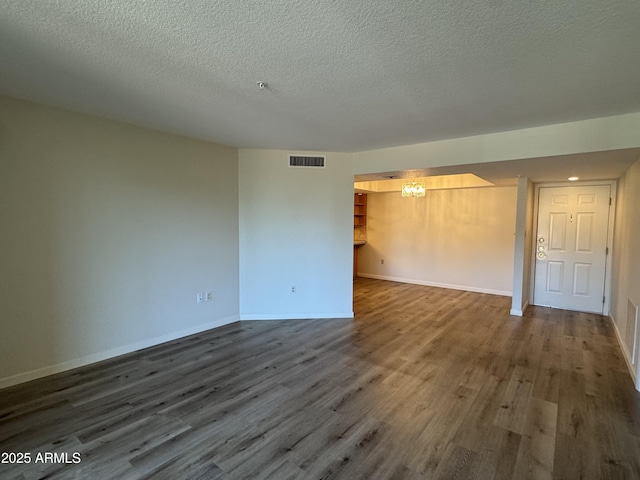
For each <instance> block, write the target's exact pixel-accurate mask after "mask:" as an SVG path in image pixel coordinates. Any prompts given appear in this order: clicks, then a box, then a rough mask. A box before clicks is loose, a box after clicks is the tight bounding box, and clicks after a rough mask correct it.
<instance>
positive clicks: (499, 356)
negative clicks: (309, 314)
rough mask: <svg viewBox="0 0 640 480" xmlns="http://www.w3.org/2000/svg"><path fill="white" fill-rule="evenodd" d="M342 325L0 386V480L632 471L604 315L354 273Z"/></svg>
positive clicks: (628, 394) (210, 343)
mask: <svg viewBox="0 0 640 480" xmlns="http://www.w3.org/2000/svg"><path fill="white" fill-rule="evenodd" d="M354 296H355V307H354V308H355V312H356V318H355V320H353V321H352V320H300V321H295V320H289V321H263V322H242V323H236V324H232V325H227V326H225V327H222V328H219V329H216V330H212V331H209V332H206V333H203V334H199V335H194V336H191V337H188V338H185V339H181V340H178V341H174V342H171V343H168V344H164V345H161V346H158V347H154V348H150V349H147V350H144V351H141V352H138V353H135V354H131V355H127V356H123V357H119V358H117V359H113V360H109V361H106V362H102V363H100V364H96V365H93V366H90V367H85V368H81V369H77V370H74V371H71V372H67V373H64V374H61V375H57V376H55V377H48V378H46V379H40V380H36V381H33V382H31V383H28V384H23V385H20V386H16V387H12V388H9V389H5V390H2V391H0V445H1V448H0V450H1V451H4V452H30V453H31V454H32V456H33V457H35V455H36V454H37V453H38V452H58V453H69V454H71V453H73V452H79V453H80V454H81V458H82V461H81V463H79V464H66V465H65V464H63V465H60V464H54V465H50V464H49V465H44V464H33V463H32V464H28V465H6V464H0V478H2V479H3V480H4V479H12V478H18V479H34V478H48V479H67V478H90V479H94V480H104V479H138V478H154V479H156V478H157V479H171V480H174V479H203V480H205V479H206V480H209V479H245V478H246V479H266V478H269V479H277V480H286V479H349V480H350V479H358V478H363V479H440V478H442V479H449V478H457V479H471V478H476V479H481V480H484V479H494V478H495V479H517V480H519V479H526V478H535V479H545V478H549V479H551V478H554V479H561V478H562V479H571V480H574V479H605V478H607V479H608V478H628V479H633V478H635V479H638V478H640V394H639V393H638V392H636V391H635V390H634V388H633V385H632V382H631V378H630V376H629V374H628V373H627V369H626V366H625V364H624V360H623V359H622V354H621V352H620V349H619V347H618V345H617V343H616V339H615V336H614V333H613V331H612V328H611V327H610V326H609V325H608V321H607V319H606V318H604V317H601V316H598V315H590V314H582V313H574V312H567V311H560V310H551V309H546V308H531V309H529V311H528V313H527V316H526V317H524V318H517V317H510V316H509V315H508V313H506V312H508V311H509V307H510V299H509V298H506V297H497V296H492V295H483V294H477V293H468V292H460V291H454V290H443V289H438V288H431V287H423V286H416V285H407V284H400V283H392V282H384V281H379V280H371V279H364V278H359V279H356V281H355V294H354Z"/></svg>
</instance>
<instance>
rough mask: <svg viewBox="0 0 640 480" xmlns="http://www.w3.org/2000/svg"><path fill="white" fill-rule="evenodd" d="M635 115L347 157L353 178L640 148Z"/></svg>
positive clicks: (638, 116) (639, 116) (639, 124)
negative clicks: (349, 158) (383, 173)
mask: <svg viewBox="0 0 640 480" xmlns="http://www.w3.org/2000/svg"><path fill="white" fill-rule="evenodd" d="M638 131H640V113H630V114H627V115H617V116H613V117H603V118H596V119H593V120H582V121H579V122H568V123H560V124H555V125H545V126H543V127H535V128H525V129H521V130H513V131H510V132H499V133H491V134H486V135H475V136H472V137H464V138H454V139H450V140H441V141H435V142H427V143H418V144H414V145H403V146H400V147H391V148H381V149H378V150H370V151H366V152H357V153H354V155H353V167H354V168H353V173H354V174H356V175H358V174H365V173H379V172H390V171H398V170H409V169H414V168H416V169H420V168H426V167H440V166H448V165H468V164H473V163H483V162H498V161H502V160H517V159H522V158H538V157H549V156H555V155H569V154H575V153H585V152H602V151H606V150H619V149H625V148H636V147H640V135H638Z"/></svg>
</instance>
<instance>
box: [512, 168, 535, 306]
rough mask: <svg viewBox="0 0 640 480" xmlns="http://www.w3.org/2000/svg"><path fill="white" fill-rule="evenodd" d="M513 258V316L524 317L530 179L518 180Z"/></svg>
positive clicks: (530, 230) (527, 292)
mask: <svg viewBox="0 0 640 480" xmlns="http://www.w3.org/2000/svg"><path fill="white" fill-rule="evenodd" d="M517 196H518V199H517V203H516V222H515V230H516V232H515V242H514V258H513V289H512V290H513V294H512V297H511V315H517V316H520V317H521V316H522V315H523V314H524V311H525V310H526V309H527V306H528V305H529V302H530V289H531V255H532V249H533V245H532V241H531V237H532V235H533V202H534V188H533V184H532V183H531V181H530V180H529V179H528V178H518V190H517Z"/></svg>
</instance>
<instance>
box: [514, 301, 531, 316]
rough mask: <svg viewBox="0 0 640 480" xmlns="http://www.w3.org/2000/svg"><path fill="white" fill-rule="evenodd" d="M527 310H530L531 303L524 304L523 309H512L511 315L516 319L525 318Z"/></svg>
mask: <svg viewBox="0 0 640 480" xmlns="http://www.w3.org/2000/svg"><path fill="white" fill-rule="evenodd" d="M527 308H529V302H524V305H522V308H520V309H517V308H512V309H511V311H510V312H509V315H513V316H515V317H523V316H524V312H526V311H527Z"/></svg>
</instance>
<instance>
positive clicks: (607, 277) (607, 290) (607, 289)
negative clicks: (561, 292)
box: [529, 180, 618, 316]
mask: <svg viewBox="0 0 640 480" xmlns="http://www.w3.org/2000/svg"><path fill="white" fill-rule="evenodd" d="M595 185H609V186H610V188H611V209H610V210H609V225H608V231H607V248H608V249H609V254H608V255H607V258H606V264H605V273H604V299H605V300H604V306H603V309H602V314H603V315H604V316H607V315H609V310H610V307H611V266H612V260H613V229H614V226H615V218H616V197H617V186H618V183H617V182H616V181H615V180H593V181H582V182H553V183H536V184H535V193H534V199H533V205H534V207H533V225H532V232H533V234H532V235H531V238H530V239H529V241H530V242H531V254H532V258H531V266H532V268H531V272H530V274H531V276H530V282H529V285H530V286H531V288H530V290H529V298H530V299H531V300H532V301H533V294H534V290H535V274H536V253H537V252H536V239H537V235H536V230H537V225H538V211H539V206H540V205H539V201H540V189H541V188H546V187H577V186H583V187H588V186H595Z"/></svg>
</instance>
